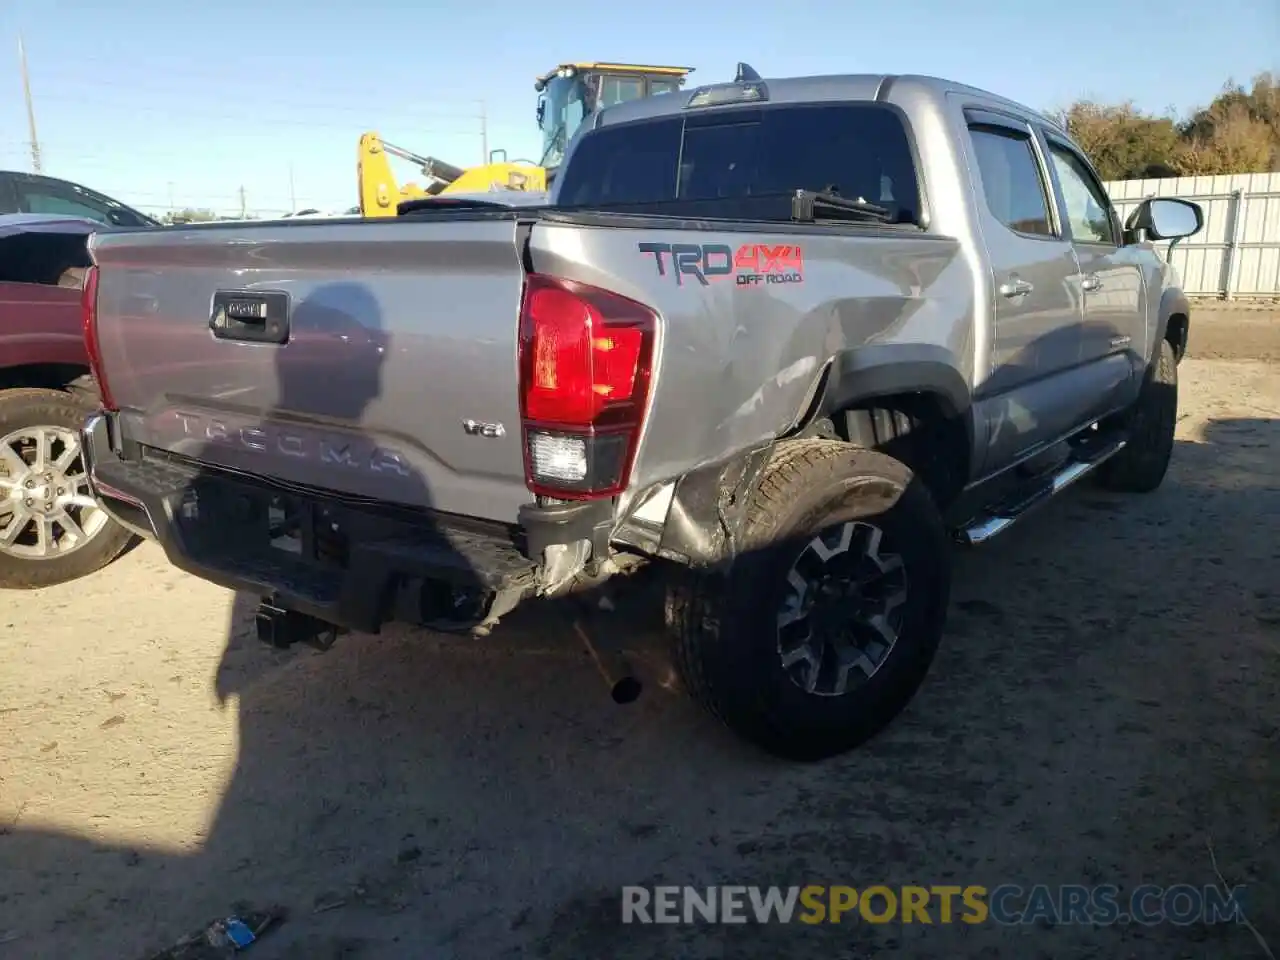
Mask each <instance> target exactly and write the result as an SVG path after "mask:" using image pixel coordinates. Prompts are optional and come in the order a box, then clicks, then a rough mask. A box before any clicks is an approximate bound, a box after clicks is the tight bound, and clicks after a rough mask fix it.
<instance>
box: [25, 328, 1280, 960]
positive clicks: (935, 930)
mask: <svg viewBox="0 0 1280 960" xmlns="http://www.w3.org/2000/svg"><path fill="white" fill-rule="evenodd" d="M371 342H372V341H371ZM384 346H385V344H384ZM376 382H377V381H376V376H374V377H372V379H371V380H370V385H369V389H370V390H375V389H376ZM281 386H282V389H287V380H286V378H285V377H283V376H282V380H281ZM307 389H313V387H308V388H307ZM350 391H351V384H347V385H346V387H345V388H344V391H343V393H344V395H345V396H350V395H351V394H350ZM369 395H370V396H373V395H375V394H374V393H370V394H369ZM339 414H340V415H341V416H343V417H344V418H347V419H355V420H358V418H359V411H353V410H350V409H348V410H345V411H336V412H335V415H339ZM1277 450H1280V422H1277V421H1271V420H1222V421H1212V422H1210V423H1209V424H1208V426H1207V427H1206V429H1205V431H1204V436H1203V438H1202V440H1201V441H1200V442H1180V443H1179V444H1178V446H1177V450H1176V452H1175V461H1174V466H1173V469H1172V472H1171V475H1170V476H1169V478H1168V479H1167V480H1166V484H1165V486H1164V487H1163V488H1162V489H1161V490H1160V491H1159V492H1158V493H1156V494H1153V495H1150V496H1147V497H1120V496H1116V495H1112V494H1107V493H1101V492H1099V491H1097V490H1096V489H1089V488H1082V489H1080V490H1076V491H1072V492H1071V493H1070V494H1068V495H1067V496H1065V497H1064V498H1062V500H1061V501H1060V502H1058V503H1055V504H1051V505H1049V506H1047V507H1045V508H1044V509H1043V510H1041V511H1039V512H1038V514H1037V516H1035V517H1034V518H1029V519H1028V520H1027V521H1026V522H1025V523H1024V524H1020V525H1019V526H1018V527H1017V528H1015V530H1014V531H1012V532H1010V533H1009V534H1008V535H1007V536H1006V537H1004V538H1001V539H1000V540H998V541H996V542H995V543H993V544H992V545H991V546H990V547H988V548H985V549H984V550H982V551H981V552H973V553H969V554H966V555H964V556H961V557H958V558H957V559H958V561H959V562H958V566H957V579H956V583H955V587H954V589H953V603H952V613H951V617H950V620H949V628H948V633H947V638H946V640H945V641H944V646H943V650H942V653H941V654H940V656H939V658H938V661H937V662H936V664H935V665H934V668H933V670H932V672H931V674H930V677H929V679H928V680H927V681H926V683H925V686H924V688H923V689H922V691H921V692H920V694H919V695H918V696H917V698H916V700H915V701H914V702H913V704H912V705H911V706H910V707H909V708H908V709H907V711H906V712H905V713H904V714H903V715H902V716H901V717H900V718H899V719H898V720H897V722H896V723H895V724H893V726H891V727H890V728H889V729H888V730H887V731H885V732H884V733H883V734H881V735H880V736H879V737H878V738H876V739H875V740H873V741H872V742H871V743H870V744H868V745H867V746H866V747H864V748H863V749H861V750H858V751H856V752H854V753H852V754H849V755H847V756H845V757H842V758H838V759H836V760H833V761H829V762H827V763H824V764H820V765H809V766H796V765H788V764H784V763H781V762H779V761H774V760H771V759H769V758H767V757H765V756H762V755H761V754H759V753H757V752H755V751H754V750H752V749H751V748H749V747H747V746H744V745H743V744H741V743H740V742H739V741H738V740H736V739H735V738H734V737H732V736H731V735H730V734H729V733H728V732H727V731H725V730H723V729H722V728H721V727H719V726H718V725H717V724H716V723H715V722H714V721H713V720H711V719H710V718H709V717H706V716H704V715H702V714H701V713H700V712H699V711H698V710H697V709H696V708H695V707H694V706H693V705H692V704H691V703H690V702H688V701H687V700H686V698H685V697H684V696H683V695H682V693H681V691H680V690H679V689H678V686H677V685H676V684H674V683H673V681H672V674H671V671H670V668H669V665H668V664H667V662H666V658H665V649H664V644H663V640H662V627H661V623H660V612H659V610H658V608H657V606H656V604H639V605H638V607H637V608H635V609H632V608H630V607H626V608H623V609H622V610H620V611H619V613H618V614H616V615H615V616H614V618H613V626H612V627H608V629H616V630H619V631H625V632H626V634H627V645H628V646H629V647H631V648H633V649H634V650H635V652H636V660H637V661H638V662H639V663H640V664H641V665H642V666H641V672H642V674H643V679H644V680H645V681H646V687H647V692H646V694H645V695H644V696H643V697H642V698H641V699H640V700H639V701H638V702H637V703H635V704H632V705H629V706H625V707H619V706H616V705H614V704H613V703H612V702H611V701H610V700H609V698H608V696H607V692H606V689H605V686H604V684H603V683H602V681H601V680H600V678H599V676H598V675H597V673H596V671H595V669H594V667H593V666H592V663H591V660H590V657H589V656H588V655H587V653H586V652H585V651H584V650H583V649H582V648H581V647H580V645H579V644H578V642H577V641H576V640H575V639H574V638H573V637H572V636H571V635H569V633H568V631H566V630H565V628H564V624H565V619H564V616H563V611H558V610H555V609H551V607H552V605H550V604H532V605H530V606H528V607H525V608H522V609H520V610H519V611H517V613H516V614H515V615H513V616H511V617H510V618H509V619H508V620H506V621H504V623H503V625H502V626H501V627H500V628H499V629H498V630H497V631H496V632H495V634H494V635H493V636H491V637H489V638H486V639H484V640H472V639H467V638H462V637H446V636H441V635H438V634H430V633H426V632H424V631H417V630H402V629H389V630H387V631H385V632H384V634H383V635H382V636H379V637H368V636H363V635H352V636H348V637H345V638H343V639H341V640H340V641H339V643H338V645H337V646H336V647H335V648H334V649H333V650H331V651H329V652H327V653H324V654H317V653H314V652H311V651H308V650H299V649H296V648H295V649H294V650H291V651H288V652H279V651H272V650H270V649H266V648H263V647H262V645H261V644H260V643H258V641H257V640H256V638H255V637H254V634H253V622H252V621H253V610H254V606H255V603H256V598H253V597H249V596H245V595H241V596H239V597H237V600H236V603H235V605H234V608H233V611H232V614H231V619H230V624H229V629H228V640H227V646H226V650H225V652H224V655H223V658H222V662H221V664H220V665H219V668H218V671H217V675H216V678H215V687H216V692H217V695H218V697H219V698H221V699H223V700H229V699H231V698H235V700H236V701H237V707H238V716H239V724H240V732H239V755H238V762H237V768H236V771H235V774H234V777H233V779H232V782H231V783H230V785H229V787H228V789H227V791H226V793H225V795H224V797H223V799H222V802H221V806H220V808H219V811H218V813H217V816H216V819H215V821H214V823H213V826H212V828H211V830H210V832H209V834H208V836H207V838H206V839H205V841H204V843H203V845H202V849H201V850H200V852H199V853H197V854H194V855H192V856H189V857H176V856H165V855H160V854H155V853H151V852H145V851H132V850H122V849H115V848H103V847H101V846H97V845H93V844H89V843H86V842H84V841H81V840H78V839H76V838H74V837H69V836H62V835H51V834H48V833H41V832H35V831H27V830H24V829H22V828H21V827H19V828H18V829H16V830H14V831H12V832H10V833H9V835H7V836H4V837H3V838H0V853H2V855H3V857H4V858H5V859H6V860H7V861H9V862H10V863H18V864H22V865H24V867H23V869H24V871H25V872H26V873H27V874H28V875H29V881H30V882H29V884H26V885H24V886H23V887H22V889H21V891H20V892H15V893H14V894H11V895H10V897H9V903H8V904H6V912H8V911H9V910H12V911H14V915H15V916H17V915H25V916H30V917H32V918H34V920H35V921H36V923H37V924H40V923H41V921H43V922H44V925H43V926H39V925H38V926H37V928H36V930H37V931H38V935H34V936H31V937H28V938H25V939H24V942H23V944H22V947H23V950H30V951H31V952H30V953H25V952H21V955H22V956H31V957H43V956H50V957H54V956H58V957H61V956H77V957H83V958H86V960H90V958H94V957H99V956H101V957H110V958H122V960H133V958H135V957H142V956H146V954H147V951H148V950H155V949H157V948H160V947H161V946H163V945H164V944H165V943H167V942H171V941H172V940H173V939H175V938H176V937H178V936H179V935H181V934H183V933H185V932H187V931H189V930H191V929H193V928H196V927H199V926H200V925H201V924H202V923H203V922H205V921H207V920H208V919H210V918H213V917H216V916H219V915H224V914H226V913H227V912H228V911H230V910H231V909H233V908H234V906H235V904H236V903H237V902H247V903H248V904H249V905H250V906H251V907H260V906H263V905H266V904H273V903H280V904H284V905H286V906H287V907H288V908H289V910H290V916H289V918H288V919H287V920H286V921H285V922H284V923H283V924H282V925H281V926H280V928H279V930H278V931H276V932H274V933H272V934H271V935H269V936H268V937H266V938H264V939H263V940H262V941H261V942H260V943H259V944H256V945H255V946H254V947H253V948H252V953H251V954H250V955H251V956H255V957H260V958H262V960H272V958H276V960H280V958H292V960H302V958H309V960H327V958H330V957H333V958H337V957H350V958H356V957H359V958H381V957H401V956H432V957H494V958H497V957H507V956H512V957H514V956H542V957H549V958H578V957H603V956H610V957H616V958H631V957H635V958H642V957H643V958H650V957H675V956H690V957H694V956H696V957H704V956H705V957H710V956H721V955H732V956H735V957H744V958H755V957H759V958H764V957H770V958H773V957H777V956H781V955H808V954H810V953H813V955H818V954H817V953H816V952H814V951H822V952H823V954H822V955H828V956H848V957H853V956H864V955H867V953H868V951H892V950H895V949H898V950H901V951H903V952H904V953H906V954H908V955H930V956H932V955H939V956H941V955H947V956H957V957H960V956H964V957H975V958H977V957H990V958H998V957H1009V958H1013V957H1016V958H1019V960H1022V958H1030V957H1040V956H1044V957H1047V956H1053V957H1055V958H1066V957H1094V956H1120V955H1125V956H1135V957H1147V956H1151V957H1156V956H1160V957H1164V956H1170V955H1174V954H1173V952H1171V951H1176V952H1177V955H1179V956H1186V957H1204V958H1210V957H1213V958H1223V957H1232V956H1249V955H1252V953H1250V951H1251V950H1252V949H1253V944H1252V941H1251V940H1250V939H1249V938H1248V936H1247V934H1245V933H1244V932H1243V931H1242V930H1240V929H1239V928H1235V927H1230V928H1222V927H1205V926H1203V925H1191V926H1187V927H1175V926H1170V925H1165V926H1160V927H1150V928H1141V927H1116V928H1110V929H1102V930H1098V929H1093V928H1091V927H1087V926H1082V927H1058V928H1055V929H1045V928H1044V927H1042V926H1033V927H1025V928H1008V927H1004V928H1002V927H998V926H995V925H983V926H967V925H964V924H954V925H952V926H935V927H932V928H926V927H922V926H914V927H913V926H902V925H899V924H897V923H894V924H887V925H873V924H867V923H864V922H855V923H854V924H853V925H850V924H848V923H846V924H845V925H842V926H825V927H814V928H806V929H804V930H800V929H798V928H796V927H794V926H793V927H787V928H782V927H778V926H764V927H757V926H754V925H752V926H747V927H732V926H697V925H695V926H683V925H678V926H646V927H637V926H629V927H623V926H621V925H620V924H619V920H618V918H619V904H620V893H619V891H620V887H621V886H622V885H624V884H633V883H634V884H653V883H662V882H667V883H675V884H685V883H688V884H694V885H705V884H713V883H742V884H762V885H763V884H771V883H777V884H782V885H791V884H800V885H803V884H806V883H822V884H837V883H847V884H850V885H853V886H857V887H863V886H866V885H868V884H872V883H886V884H891V885H892V884H903V883H921V884H926V885H928V884H943V883H954V884H959V885H967V884H974V883H977V884H984V885H987V886H995V885H997V884H999V883H1002V882H1009V883H1019V884H1022V885H1024V886H1030V885H1031V884H1034V883H1085V884H1088V883H1116V884H1119V885H1121V886H1126V885H1134V884H1137V883H1141V882H1156V883H1162V884H1166V885H1171V884H1175V883H1192V884H1204V883H1212V882H1213V879H1214V876H1213V873H1212V870H1211V868H1210V864H1209V858H1208V855H1207V853H1206V849H1205V843H1204V839H1205V837H1206V836H1207V835H1212V837H1213V841H1214V843H1215V847H1216V850H1217V855H1218V857H1219V860H1220V862H1221V863H1222V864H1223V866H1224V870H1225V869H1228V865H1229V869H1230V871H1231V872H1232V873H1233V875H1232V876H1231V877H1230V880H1231V882H1232V883H1244V884H1247V885H1249V886H1250V887H1251V888H1252V889H1253V890H1254V891H1256V895H1255V896H1254V897H1253V898H1252V904H1253V910H1254V913H1253V919H1254V922H1255V923H1256V924H1258V926H1259V927H1260V928H1262V929H1264V930H1265V929H1269V930H1271V931H1274V932H1276V933H1280V912H1278V910H1277V905H1278V904H1280V847H1278V843H1280V841H1278V840H1277V837H1276V833H1275V828H1274V824H1273V822H1272V811H1271V810H1270V809H1269V805H1270V804H1272V803H1273V800H1271V799H1269V798H1274V797H1275V796H1277V795H1280V769H1277V766H1278V765H1277V764H1276V763H1275V762H1274V759H1275V756H1276V755H1277V749H1278V748H1280V745H1278V741H1277V736H1278V734H1277V725H1276V724H1277V721H1280V716H1277V707H1276V699H1275V696H1276V695H1275V691H1276V690H1277V689H1280V654H1278V652H1277V643H1278V641H1277V637H1278V636H1280V634H1278V633H1277V630H1278V629H1280V628H1278V627H1277V623H1278V622H1280V606H1278V605H1280V588H1277V587H1276V584H1275V576H1274V573H1275V570H1276V569H1277V566H1278V565H1280V537H1277V533H1278V532H1280V519H1278V518H1280V468H1278V467H1277V456H1276V451H1277ZM1268 758H1270V759H1268ZM24 925H25V924H24ZM0 926H3V924H0ZM15 926H16V924H15ZM726 951H728V952H727V953H726ZM916 951H918V952H916Z"/></svg>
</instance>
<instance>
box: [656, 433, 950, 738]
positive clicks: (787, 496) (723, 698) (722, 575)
mask: <svg viewBox="0 0 1280 960" xmlns="http://www.w3.org/2000/svg"><path fill="white" fill-rule="evenodd" d="M854 519H861V520H863V521H864V522H865V521H873V522H874V524H875V525H876V526H878V527H880V528H881V529H882V530H883V533H884V537H885V539H886V541H888V542H891V543H893V544H894V545H895V550H896V552H897V554H898V555H899V556H901V559H902V563H903V567H904V568H905V570H906V573H907V577H908V583H909V586H908V595H907V598H906V602H905V604H903V613H902V626H901V629H900V630H899V633H898V639H897V642H896V643H895V644H894V645H893V647H892V648H891V649H890V650H889V652H888V653H887V654H886V655H885V657H884V660H883V662H882V663H881V665H880V667H879V669H878V670H876V672H875V673H874V674H873V675H872V676H871V677H870V678H869V679H867V680H865V682H864V683H863V685H862V686H861V687H860V688H858V689H855V690H852V691H849V692H846V693H841V694H838V695H832V696H818V695H815V694H812V693H808V692H806V691H805V690H804V689H802V688H801V687H800V686H799V685H797V684H796V683H793V682H792V679H791V678H790V677H789V676H788V675H787V673H786V671H785V670H784V668H783V665H782V662H781V659H780V655H779V650H778V634H777V615H778V610H779V604H780V602H781V596H782V592H783V591H784V590H785V578H786V576H787V574H788V571H789V570H790V568H791V564H792V562H793V561H794V560H795V557H796V556H797V555H798V553H799V552H800V549H801V548H800V547H798V546H797V544H805V543H808V542H809V541H810V540H811V539H812V537H813V535H814V534H816V533H817V532H818V531H821V530H825V529H829V528H831V527H834V526H837V525H839V524H842V523H844V522H845V521H848V520H854ZM950 582H951V558H950V547H949V543H948V540H947V537H946V533H945V529H944V526H943V523H942V519H941V517H940V515H939V513H938V509H937V507H936V506H935V504H934V501H933V498H932V497H931V496H930V494H929V492H928V490H926V489H925V486H924V484H923V483H921V482H920V481H919V480H918V479H917V478H915V477H914V475H913V474H912V472H911V471H910V470H909V469H908V468H907V467H906V466H904V465H903V464H902V463H900V462H899V461H897V460H894V459H893V458H891V457H888V456H886V455H884V454H882V453H878V452H875V451H871V450H866V449H861V448H858V447H854V446H852V445H850V444H848V443H844V442H841V441H833V440H799V441H792V442H789V443H787V444H786V445H784V446H783V447H781V448H780V449H779V451H778V452H777V453H776V454H775V455H774V457H773V459H772V460H771V462H770V463H769V464H768V465H767V466H766V468H765V471H764V473H763V474H762V476H761V478H760V481H759V483H758V485H757V486H756V489H755V490H754V491H753V492H752V493H751V494H750V499H749V501H748V503H747V504H746V514H745V522H744V524H743V531H742V534H741V537H740V542H739V543H738V544H737V556H736V559H735V560H734V562H733V563H732V565H731V566H730V567H729V568H728V570H727V571H719V572H713V571H707V572H701V573H695V572H693V571H686V572H685V574H684V575H683V576H681V577H677V578H676V580H675V582H674V583H673V585H672V586H671V587H669V589H668V593H667V607H666V613H667V626H668V629H669V630H670V633H671V636H672V648H673V651H672V654H673V656H672V658H673V660H674V663H675V666H676V669H677V670H678V672H679V673H680V675H681V678H682V680H683V682H684V685H685V687H686V689H687V690H688V691H689V693H690V694H691V696H692V697H693V698H694V699H695V700H697V701H699V702H700V703H701V704H702V705H703V706H705V707H706V708H707V709H709V710H710V711H711V712H712V713H713V714H714V715H716V716H717V717H719V718H720V719H721V720H722V721H724V723H725V724H727V725H728V726H729V727H730V729H732V730H733V731H735V732H736V733H737V734H738V735H740V736H742V737H743V738H745V739H746V740H748V741H750V742H752V743H754V744H756V745H757V746H759V747H761V748H763V749H764V750H766V751H768V752H770V753H772V754H775V755H777V756H781V757H784V758H787V759H792V760H802V761H809V760H820V759H823V758H826V757H830V756H833V755H836V754H839V753H843V752H845V751H847V750H850V749H852V748H854V747H856V746H858V745H859V744H861V743H862V742H864V741H865V740H867V739H869V738H870V737H872V736H874V735H875V734H876V733H877V732H878V731H879V730H881V729H882V728H883V727H884V726H885V725H886V724H888V723H889V722H890V721H891V720H892V719H893V718H894V717H896V716H897V715H898V713H899V712H901V710H902V709H903V708H904V707H905V706H906V705H907V703H908V701H909V700H910V699H911V698H912V696H913V695H914V694H915V692H916V690H917V689H918V687H919V686H920V684H921V682H922V681H923V680H924V677H925V674H926V673H927V672H928V669H929V665H930V663H931V662H932V661H933V657H934V654H935V653H936V652H937V648H938V643H939V641H940V639H941V637H942V631H943V626H944V623H945V619H946V610H947V602H948V595H949V591H950Z"/></svg>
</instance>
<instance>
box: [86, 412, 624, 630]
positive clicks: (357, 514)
mask: <svg viewBox="0 0 1280 960" xmlns="http://www.w3.org/2000/svg"><path fill="white" fill-rule="evenodd" d="M82 446H83V450H84V457H85V461H86V462H85V466H86V469H87V472H88V475H89V479H90V485H91V487H92V490H93V494H94V496H95V497H96V498H97V499H98V500H99V501H100V502H101V503H102V505H103V507H104V508H105V509H106V510H107V512H108V513H109V514H111V516H113V517H114V518H115V519H117V520H118V521H119V522H120V523H122V524H123V525H124V526H126V527H128V528H129V529H130V530H132V531H133V532H135V533H137V534H139V535H141V536H144V537H148V538H151V539H154V540H156V541H157V542H158V543H159V544H160V546H161V547H162V548H163V549H164V552H165V555H166V556H167V557H168V559H169V561H170V562H171V563H172V564H173V565H174V566H176V567H178V568H180V569H182V570H185V571H187V572H188V573H191V574H193V575H195V576H197V577H200V578H202V579H205V580H209V581H212V582H213V583H217V584H220V585H222V586H224V587H228V588H230V589H235V590H244V591H248V592H251V593H255V594H257V595H259V596H263V597H270V598H271V599H272V600H273V602H274V603H275V604H277V605H278V606H280V607H283V608H287V609H290V610H295V611H297V612H299V613H305V614H308V615H309V616H312V617H316V618H317V619H320V620H323V621H325V622H326V623H331V624H334V625H336V626H340V627H346V628H349V629H353V630H361V631H366V632H377V630H378V629H379V628H380V627H381V625H382V624H383V623H385V622H387V621H390V620H403V621H407V622H414V623H428V624H430V625H435V626H440V625H443V624H444V623H446V622H447V624H448V625H449V626H453V627H459V628H461V627H466V626H474V625H476V624H478V623H481V622H484V621H485V620H486V619H488V618H489V617H490V614H491V612H492V613H494V614H497V613H501V612H505V609H510V607H511V606H512V605H514V603H515V602H517V601H518V600H519V599H520V598H522V597H523V596H525V595H529V594H534V593H537V592H538V586H539V571H540V558H541V557H542V556H543V550H544V549H545V547H547V546H552V545H555V544H557V543H571V542H574V541H576V540H581V539H588V540H591V541H593V542H596V543H598V542H600V540H601V534H602V531H603V532H604V533H605V534H606V536H607V530H608V527H609V526H610V524H611V519H612V512H611V509H610V505H609V504H608V503H583V504H572V505H563V506H560V507H551V508H547V509H545V510H544V509H540V508H537V507H533V506H532V505H531V506H530V509H527V510H523V511H522V512H521V515H520V522H519V524H516V525H511V526H507V525H503V524H494V523H488V522H483V521H477V520H474V519H471V518H466V517H458V516H454V515H448V514H441V513H437V512H430V511H420V510H409V509H406V508H400V507H396V506H393V505H385V504H371V503H368V502H364V501H357V500H354V499H353V498H346V497H340V496H337V495H334V494H331V493H328V492H326V491H322V490H313V489H309V488H301V487H298V486H295V485H286V484H281V483H277V482H275V481H272V480H270V479H267V478H263V477H256V476H246V475H242V474H239V473H233V472H231V471H227V470H223V469H220V468H215V467H211V466H208V465H206V464H202V463H197V462H194V461H190V460H186V459H183V458H178V457H175V456H172V455H169V454H165V453H163V452H161V451H158V450H154V449H150V448H147V447H145V446H142V445H139V444H137V443H134V442H131V441H129V440H128V439H127V438H125V437H122V436H121V434H120V429H119V421H118V420H117V419H116V418H115V417H114V416H113V415H112V414H110V413H99V414H95V415H93V416H91V417H90V418H89V420H88V421H87V422H86V424H85V426H84V429H83V431H82ZM495 605H497V606H500V607H502V608H504V609H503V610H495V609H494V608H495Z"/></svg>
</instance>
